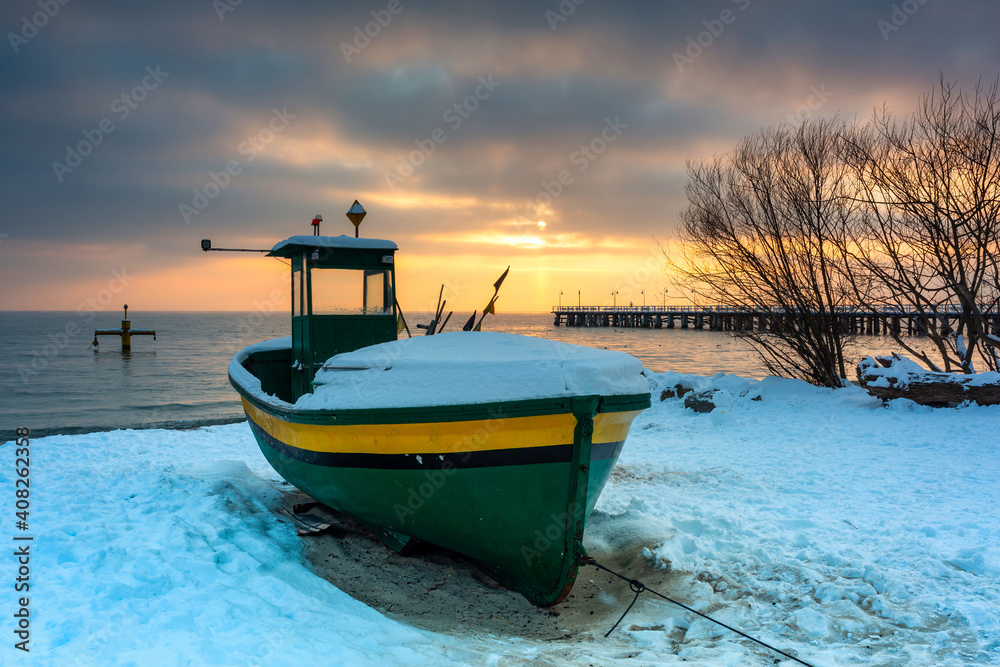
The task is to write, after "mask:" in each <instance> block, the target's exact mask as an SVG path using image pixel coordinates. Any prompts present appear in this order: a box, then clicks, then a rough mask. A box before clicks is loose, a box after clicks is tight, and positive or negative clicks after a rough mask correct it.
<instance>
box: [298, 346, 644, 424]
mask: <svg viewBox="0 0 1000 667" xmlns="http://www.w3.org/2000/svg"><path fill="white" fill-rule="evenodd" d="M323 368H324V370H320V371H319V372H318V373H317V374H316V379H315V385H316V386H315V389H314V391H313V393H312V394H307V395H305V396H303V397H301V398H300V399H299V400H298V401H297V402H296V403H295V407H296V408H306V409H331V410H336V409H344V408H394V407H408V406H425V405H456V404H461V403H491V402H496V401H516V400H524V399H534V398H552V397H564V396H587V395H601V396H621V395H630V394H644V393H646V392H648V391H649V383H648V382H647V381H646V378H645V376H643V375H642V370H643V369H642V362H641V361H639V360H638V359H636V358H635V357H633V356H631V355H628V354H625V353H624V352H615V351H612V350H598V349H595V348H592V347H584V346H582V345H570V344H568V343H560V342H557V341H551V340H546V339H544V338H533V337H531V336H517V335H514V334H506V333H496V332H450V333H442V334H436V335H434V336H417V337H415V338H409V339H403V340H397V341H392V342H389V343H382V344H380V345H372V346H371V347H366V348H363V349H360V350H356V351H354V352H347V353H344V354H338V355H336V356H334V357H331V358H330V359H329V360H328V361H327V362H326V364H325V365H324V366H323ZM358 368H361V369H365V370H344V369H358Z"/></svg>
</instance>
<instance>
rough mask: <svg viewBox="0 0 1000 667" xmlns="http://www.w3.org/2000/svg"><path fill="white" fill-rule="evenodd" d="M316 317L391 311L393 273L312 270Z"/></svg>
mask: <svg viewBox="0 0 1000 667" xmlns="http://www.w3.org/2000/svg"><path fill="white" fill-rule="evenodd" d="M309 275H310V280H311V281H312V314H313V315H359V314H364V315H380V314H387V313H391V312H392V304H391V303H390V301H391V298H392V296H391V295H392V273H391V272H390V271H383V270H356V269H320V268H311V269H310V271H309Z"/></svg>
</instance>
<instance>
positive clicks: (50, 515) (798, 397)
mask: <svg viewBox="0 0 1000 667" xmlns="http://www.w3.org/2000/svg"><path fill="white" fill-rule="evenodd" d="M685 378H686V379H688V380H694V381H695V382H696V383H698V384H701V385H705V386H715V387H716V388H718V389H719V390H720V393H719V394H718V396H717V403H718V400H719V399H722V402H723V403H725V404H726V407H724V408H720V409H717V410H716V411H715V412H713V413H712V414H707V415H706V414H695V413H693V412H691V411H690V410H685V409H684V408H683V406H682V404H681V402H680V401H677V400H668V401H665V402H662V403H661V402H659V401H658V400H657V399H658V397H659V393H660V389H661V388H662V387H664V386H668V385H672V384H673V383H674V382H675V381H677V380H678V379H682V378H681V376H676V375H674V374H669V373H668V374H664V375H658V376H651V384H652V385H653V396H654V401H653V403H654V405H653V408H652V409H651V410H649V411H647V412H645V413H643V414H642V415H640V417H639V418H638V419H636V421H635V423H634V424H633V427H632V431H631V434H630V436H629V440H628V442H627V443H626V446H625V449H624V451H623V453H622V456H621V458H620V460H619V466H618V467H617V468H616V470H615V472H614V474H613V476H612V479H611V481H610V482H609V484H608V486H607V487H606V489H605V491H604V494H603V496H602V498H601V500H600V503H599V505H598V510H597V511H596V512H595V516H594V518H593V520H592V523H591V526H590V527H589V528H588V532H587V536H586V539H585V542H586V543H587V544H588V548H593V549H594V550H595V551H602V552H607V551H608V549H609V548H610V549H612V550H613V549H618V550H619V555H618V562H619V563H625V565H624V567H625V568H627V572H628V573H629V574H630V575H631V576H634V577H636V578H638V579H640V580H645V581H650V580H653V579H658V580H665V581H668V582H669V586H670V593H671V594H672V595H673V596H674V597H676V598H678V599H681V600H683V601H685V602H687V603H689V604H691V605H692V606H694V607H695V608H697V609H700V610H704V611H707V612H709V613H711V614H712V615H714V616H716V617H718V618H719V619H720V620H722V621H725V622H728V623H730V624H733V625H735V626H737V627H740V628H741V629H742V630H744V631H746V632H748V633H750V634H753V635H755V636H759V637H761V638H762V639H764V640H765V641H768V642H769V643H773V644H774V645H776V646H779V647H780V648H782V649H784V650H793V651H795V652H796V654H797V655H798V656H799V657H802V658H803V659H805V660H808V661H809V662H811V663H813V664H816V665H854V664H870V665H903V664H907V665H939V664H1000V548H998V547H997V545H998V544H1000V456H998V451H997V450H998V444H997V437H996V434H997V432H998V430H1000V406H993V407H977V406H971V407H968V406H966V407H961V408H959V409H937V410H932V409H929V408H922V407H919V406H917V405H915V404H913V403H912V402H909V401H905V400H896V401H892V402H890V403H889V405H888V406H887V407H883V406H882V405H881V404H880V403H878V402H877V401H875V400H873V399H871V398H869V397H868V396H867V395H866V394H864V393H863V392H862V391H861V390H860V389H858V388H856V387H849V388H845V389H839V390H825V389H817V388H814V387H811V386H809V385H806V384H804V383H802V382H797V381H791V380H779V379H774V378H771V379H768V380H764V381H761V382H757V381H752V380H743V379H740V378H734V377H733V376H726V377H717V378H714V379H710V378H692V377H690V376H685ZM727 397H728V398H730V399H732V402H731V405H728V403H727V402H726V399H727ZM754 399H759V400H754ZM29 426H30V425H29ZM31 452H32V455H31V494H32V495H31V502H32V505H31V515H30V519H31V520H30V529H29V530H28V531H27V532H26V533H21V534H30V535H34V536H35V541H34V543H33V544H32V547H31V548H32V552H31V553H32V559H31V590H30V599H31V602H30V608H31V614H32V615H31V619H32V621H31V622H32V625H31V629H32V635H31V637H32V642H31V649H32V650H31V653H30V655H25V654H23V653H22V652H20V651H17V650H15V649H14V648H13V643H14V642H13V635H12V634H8V638H7V640H5V641H4V642H3V647H2V648H0V661H2V662H3V663H14V662H18V663H20V662H22V661H23V662H24V664H39V665H57V664H83V665H98V664H100V665H113V664H141V665H173V664H185V663H190V664H219V665H235V664H248V665H252V664H267V665H283V664H288V665H291V664H301V663H303V662H307V663H308V662H313V663H315V662H320V663H325V664H341V663H342V664H361V665H366V664H371V665H375V664H390V665H441V664H497V665H515V664H528V663H533V662H535V661H543V662H544V661H549V663H552V664H578V663H581V662H583V663H594V664H613V663H614V664H626V665H629V664H632V665H648V664H664V665H674V664H680V663H681V662H684V663H685V664H692V663H694V664H713V665H714V664H730V665H736V664H752V665H771V664H774V662H773V656H771V655H769V654H767V653H766V652H765V651H763V650H762V649H759V647H755V646H754V645H752V644H749V643H747V642H744V641H741V640H739V639H738V638H736V637H734V636H733V635H730V634H728V633H726V632H725V631H724V630H722V629H720V628H717V627H716V626H712V625H711V624H709V623H708V622H706V621H702V620H698V619H696V618H692V617H691V616H690V615H687V614H685V613H684V612H683V611H682V610H680V609H678V608H676V607H672V606H671V605H668V604H666V603H661V602H656V601H655V600H653V599H652V598H649V597H646V596H644V597H643V598H642V599H640V601H639V602H638V603H637V604H636V606H635V608H634V609H633V610H632V612H631V613H630V614H629V616H628V617H627V618H626V620H625V622H624V623H623V624H622V627H621V628H619V629H618V630H616V632H615V634H614V635H612V637H611V638H609V639H608V640H605V639H603V637H602V635H603V634H604V632H605V631H606V630H607V628H606V627H604V626H602V627H595V628H593V630H592V632H590V633H589V634H587V635H586V636H584V637H582V638H581V637H579V636H578V637H576V638H575V639H574V641H573V642H568V641H561V640H558V639H557V638H553V639H555V641H538V640H533V639H519V638H516V637H515V638H511V637H505V638H499V637H496V636H491V635H487V634H475V633H465V634H461V635H455V634H441V633H433V632H429V631H425V630H417V629H414V628H412V627H409V626H406V625H404V624H401V623H398V622H396V621H393V620H390V619H388V618H386V617H384V616H383V615H381V614H380V613H378V612H377V611H375V610H373V609H370V608H368V607H366V606H364V605H363V604H361V603H359V602H357V601H355V600H353V599H352V598H350V597H348V596H347V595H346V594H344V593H342V592H341V591H339V590H338V589H336V588H334V587H333V586H332V585H330V584H328V583H327V582H325V581H324V580H322V579H320V578H319V577H317V576H316V575H315V574H313V573H312V572H311V571H310V570H308V569H307V568H306V567H305V565H304V564H303V557H302V546H301V542H300V538H298V537H297V536H296V535H295V532H294V529H293V527H292V526H291V525H289V524H288V523H287V522H286V521H284V520H283V519H281V518H279V517H278V516H276V514H275V510H276V509H277V508H278V507H280V506H281V505H282V503H283V501H282V493H281V491H280V490H279V489H282V488H287V487H283V486H282V484H281V483H280V481H279V480H278V479H277V478H276V475H275V473H274V472H273V471H272V470H271V468H270V467H269V466H268V464H267V462H266V461H265V460H264V459H263V457H262V456H261V454H260V451H259V450H258V448H257V446H256V444H255V443H254V440H253V437H252V435H251V434H250V431H249V429H248V428H247V426H246V425H245V424H235V425H228V426H213V427H207V428H202V429H198V430H194V431H159V430H150V431H114V432H108V433H92V434H88V435H80V436H53V437H49V438H43V439H39V440H37V441H33V442H32V444H31ZM14 468H15V448H14V446H13V445H12V444H10V443H8V444H6V445H4V446H3V447H0V485H2V487H3V488H4V489H5V490H6V492H5V493H4V494H2V497H0V508H2V511H3V514H4V516H6V517H8V520H7V521H4V523H3V525H4V529H3V530H4V534H5V536H6V539H7V540H8V544H11V542H10V538H11V530H12V529H11V528H10V526H11V524H12V521H11V520H10V519H12V517H13V516H14V512H15V507H14V502H15V498H14V494H13V492H12V491H11V490H12V489H13V486H14V485H13V479H14V477H13V476H14ZM616 545H618V546H616ZM622 545H624V546H622ZM7 571H8V572H9V573H10V572H12V570H11V569H10V568H7ZM12 577H13V575H10V577H9V579H8V584H7V586H6V587H7V594H6V595H5V596H3V600H4V604H5V613H7V614H12V613H13V612H14V607H13V605H14V592H13V590H12V583H11V582H12ZM588 578H590V579H595V580H596V579H597V577H596V576H594V575H593V574H592V573H591V571H587V570H584V571H582V573H581V580H580V582H578V584H577V586H578V588H579V587H580V586H581V585H591V584H589V582H588V581H587V579H588ZM625 595H626V596H627V597H628V599H625V597H624V596H623V597H621V599H617V600H615V599H612V598H611V596H610V595H606V596H604V598H605V599H604V601H605V602H606V603H608V604H613V605H614V608H615V609H621V610H624V608H625V606H627V604H628V602H629V601H630V600H631V596H630V595H629V594H627V593H626V594H625ZM9 618H10V617H9V616H8V619H9ZM6 627H8V628H10V624H9V623H8V624H6ZM581 639H582V641H579V640H581ZM25 659H27V660H25ZM789 664H790V663H789Z"/></svg>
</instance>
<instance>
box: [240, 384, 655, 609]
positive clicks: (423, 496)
mask: <svg viewBox="0 0 1000 667" xmlns="http://www.w3.org/2000/svg"><path fill="white" fill-rule="evenodd" d="M231 381H232V382H233V385H234V387H236V389H237V390H238V391H239V392H240V393H241V395H242V397H243V404H244V408H245V410H246V413H247V416H248V419H249V422H250V426H251V429H252V430H253V433H254V436H255V438H256V439H257V442H258V444H259V445H260V448H261V451H262V452H263V454H264V456H265V457H266V458H267V460H268V461H269V462H270V464H271V465H272V466H273V467H274V469H275V470H276V471H277V472H278V473H279V474H280V475H281V476H282V477H283V478H284V479H286V480H287V481H288V482H290V483H291V484H293V485H295V486H296V487H298V488H299V489H301V490H302V491H304V492H305V493H307V494H309V495H310V496H312V497H313V498H315V499H316V500H319V501H320V502H322V503H324V504H326V505H328V506H330V507H332V508H335V509H337V510H340V511H343V512H346V513H348V514H350V515H352V516H355V517H356V518H358V519H359V520H360V521H361V522H363V523H364V524H366V525H368V526H369V527H372V528H373V530H374V532H376V534H377V535H379V536H380V537H382V538H383V539H384V540H385V541H386V542H387V543H388V544H390V545H391V546H394V547H397V548H399V547H401V546H402V545H405V544H406V543H407V542H408V541H409V540H410V539H414V538H415V539H419V540H422V541H425V542H429V543H432V544H436V545H439V546H442V547H445V548H448V549H451V550H453V551H456V552H458V553H461V554H463V555H465V556H467V557H469V558H470V559H472V560H473V561H475V562H476V563H477V565H478V566H479V567H480V568H481V569H482V570H484V571H485V572H487V573H488V574H490V575H491V576H492V577H494V578H495V579H496V580H497V581H499V582H500V583H502V584H504V585H505V586H507V587H508V588H510V589H512V590H515V591H518V592H520V593H522V594H523V595H524V596H525V597H526V598H528V600H530V601H531V602H532V603H534V604H536V605H540V606H547V605H551V604H555V603H557V602H560V601H561V600H562V599H564V598H565V597H566V595H567V594H568V593H569V591H570V589H571V588H572V586H573V582H574V580H575V578H576V572H577V568H578V566H579V560H580V558H581V557H582V556H584V555H586V552H585V550H584V548H583V543H582V542H583V532H584V529H585V527H586V522H587V519H588V517H589V515H590V513H591V511H592V510H593V508H594V505H595V503H596V502H597V498H598V496H599V495H600V492H601V489H602V488H603V487H604V485H605V483H606V482H607V480H608V478H609V476H610V474H611V470H612V468H613V467H614V465H615V461H616V460H617V458H618V454H619V453H620V452H621V448H622V446H623V444H624V440H625V435H626V434H627V432H628V428H629V426H630V424H631V422H632V419H633V418H634V417H635V416H636V415H637V414H638V413H639V412H640V411H641V410H643V409H645V408H647V407H649V395H648V394H640V395H632V396H611V397H601V396H583V397H573V398H552V399H535V400H525V401H515V402H504V403H493V404H486V405H483V404H477V405H457V406H433V407H423V408H397V409H387V410H342V411H316V410H295V409H289V408H287V407H285V408H284V409H281V408H279V407H277V406H276V405H272V404H269V403H268V402H266V401H265V400H262V399H261V398H260V397H259V395H254V394H252V393H251V392H248V391H246V390H245V388H242V387H241V386H240V385H239V384H238V383H237V382H236V381H233V380H232V378H231ZM286 405H287V404H286Z"/></svg>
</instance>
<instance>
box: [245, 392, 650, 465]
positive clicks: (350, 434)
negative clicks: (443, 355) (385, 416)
mask: <svg viewBox="0 0 1000 667" xmlns="http://www.w3.org/2000/svg"><path fill="white" fill-rule="evenodd" d="M243 408H244V409H245V410H246V413H247V416H248V417H249V418H250V419H251V420H253V421H254V422H255V423H257V424H258V425H259V426H260V427H261V428H262V429H263V430H264V431H266V432H267V433H268V434H269V435H270V436H271V437H272V438H274V439H275V440H278V441H279V442H282V443H285V444H286V445H290V446H292V447H296V448H298V449H303V450H307V451H313V452H323V453H344V454H432V455H433V454H449V453H455V452H479V451H490V450H499V449H511V448H517V449H523V448H531V447H549V446H552V445H563V444H572V442H573V430H574V428H575V427H576V417H574V416H573V415H572V413H568V412H567V413H561V414H551V415H536V416H531V417H507V418H505V417H504V416H503V415H502V414H498V415H497V417H496V418H495V419H477V420H469V421H455V422H430V423H415V424H344V425H336V424H301V423H295V422H289V421H285V420H284V419H282V418H280V417H278V416H275V415H273V414H271V413H269V412H266V411H264V410H261V409H260V408H257V407H256V406H255V405H253V404H252V403H250V402H249V401H248V400H247V399H246V398H244V399H243ZM639 412H640V411H630V412H611V413H606V414H605V413H601V414H597V415H595V417H594V435H593V443H594V444H601V443H609V442H622V441H623V440H625V436H626V435H627V434H628V429H629V425H630V424H631V423H632V420H633V419H634V418H635V416H636V415H637V414H639Z"/></svg>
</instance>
